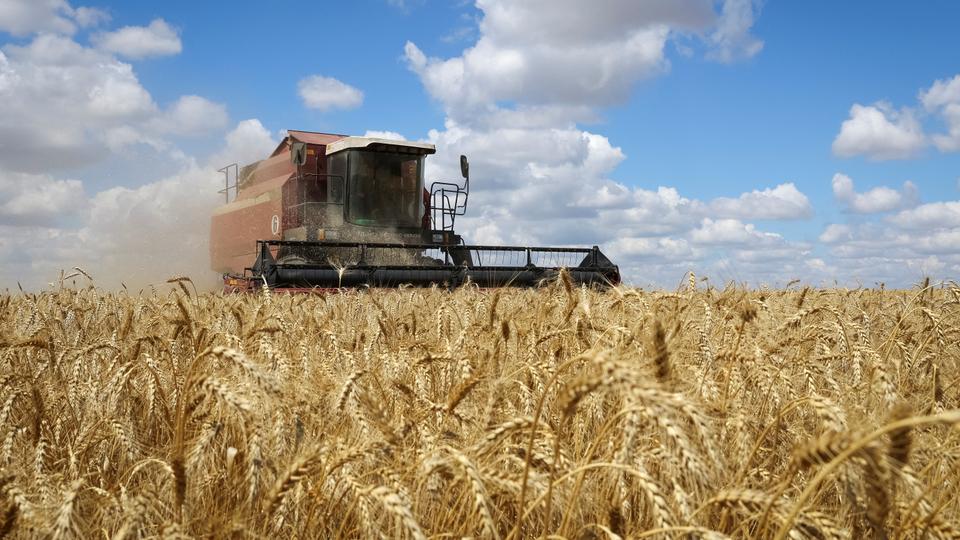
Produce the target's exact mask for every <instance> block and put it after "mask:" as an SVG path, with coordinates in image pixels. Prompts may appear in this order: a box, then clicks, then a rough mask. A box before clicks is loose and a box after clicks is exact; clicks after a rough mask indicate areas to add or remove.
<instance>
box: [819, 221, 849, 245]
mask: <svg viewBox="0 0 960 540" xmlns="http://www.w3.org/2000/svg"><path fill="white" fill-rule="evenodd" d="M851 239H853V235H852V234H851V231H850V227H849V226H848V225H843V224H839V223H830V224H829V225H827V227H826V228H825V229H824V230H823V232H822V233H820V241H821V242H823V243H824V244H836V243H837V242H841V241H843V240H851Z"/></svg>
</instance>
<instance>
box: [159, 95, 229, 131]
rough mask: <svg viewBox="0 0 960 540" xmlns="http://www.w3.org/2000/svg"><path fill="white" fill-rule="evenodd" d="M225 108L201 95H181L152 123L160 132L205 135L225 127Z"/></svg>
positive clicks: (226, 119) (226, 118) (227, 119)
mask: <svg viewBox="0 0 960 540" xmlns="http://www.w3.org/2000/svg"><path fill="white" fill-rule="evenodd" d="M228 121H229V118H228V116H227V108H226V107H225V106H224V105H223V104H221V103H214V102H213V101H210V100H208V99H206V98H204V97H201V96H181V97H180V99H178V100H177V101H176V102H174V103H173V104H172V105H171V106H170V108H169V109H167V110H166V111H164V113H163V115H162V116H160V117H158V118H157V119H156V121H155V123H154V124H153V125H154V127H155V128H156V129H157V130H158V131H160V132H162V133H172V134H176V135H205V134H207V133H211V132H215V131H219V130H221V129H223V128H224V127H226V125H227V122H228Z"/></svg>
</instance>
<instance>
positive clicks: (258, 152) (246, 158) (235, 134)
mask: <svg viewBox="0 0 960 540" xmlns="http://www.w3.org/2000/svg"><path fill="white" fill-rule="evenodd" d="M277 144H279V141H277V140H275V139H274V138H273V136H272V135H271V134H270V131H269V130H267V128H265V127H263V124H261V123H260V121H259V120H257V119H255V118H253V119H249V120H243V121H242V122H240V123H238V124H237V126H236V127H235V128H233V129H232V130H231V131H230V132H229V133H227V136H226V144H225V146H224V147H223V149H222V150H220V151H219V152H217V153H215V154H214V155H213V156H211V157H210V159H209V163H210V166H211V167H212V168H215V169H219V168H220V167H223V166H224V165H228V164H230V163H238V164H240V165H245V164H248V163H252V162H254V161H257V160H260V159H264V158H266V157H268V156H269V155H270V152H272V151H273V149H274V148H276V146H277Z"/></svg>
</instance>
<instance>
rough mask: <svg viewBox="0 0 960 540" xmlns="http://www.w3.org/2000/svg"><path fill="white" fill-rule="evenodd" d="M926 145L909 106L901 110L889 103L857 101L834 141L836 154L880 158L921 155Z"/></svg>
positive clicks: (902, 157) (918, 124)
mask: <svg viewBox="0 0 960 540" xmlns="http://www.w3.org/2000/svg"><path fill="white" fill-rule="evenodd" d="M925 145H926V137H925V135H924V134H923V130H922V128H921V127H920V123H919V122H918V121H917V119H916V118H915V117H914V115H913V112H911V111H910V110H909V109H901V110H899V111H898V110H895V109H893V107H891V106H890V104H888V103H885V102H877V103H874V104H873V105H860V104H859V103H857V104H854V105H853V107H851V108H850V117H849V118H848V119H847V120H845V121H844V122H843V124H842V125H841V126H840V133H839V134H837V137H836V138H835V139H834V140H833V153H834V154H835V155H837V156H840V157H853V156H858V155H862V156H866V157H868V158H871V159H876V160H887V159H906V158H910V157H914V156H916V155H917V154H919V152H920V151H921V150H922V149H923V147H924V146H925Z"/></svg>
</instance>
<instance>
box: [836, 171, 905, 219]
mask: <svg viewBox="0 0 960 540" xmlns="http://www.w3.org/2000/svg"><path fill="white" fill-rule="evenodd" d="M832 186H833V196H834V197H836V199H837V200H838V201H840V202H842V203H844V204H845V205H846V208H847V210H849V211H851V212H854V213H856V214H873V213H877V212H889V211H891V210H897V209H900V208H907V207H910V206H914V205H916V204H917V202H918V200H919V194H918V192H917V186H916V185H914V183H913V182H910V181H909V180H908V181H906V182H904V183H903V188H902V189H901V190H900V191H897V190H895V189H891V188H888V187H885V186H880V187H875V188H873V189H871V190H868V191H865V192H863V193H857V191H856V190H855V189H854V185H853V180H852V179H851V178H850V177H849V176H847V175H845V174H843V173H837V174H835V175H833V181H832Z"/></svg>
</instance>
